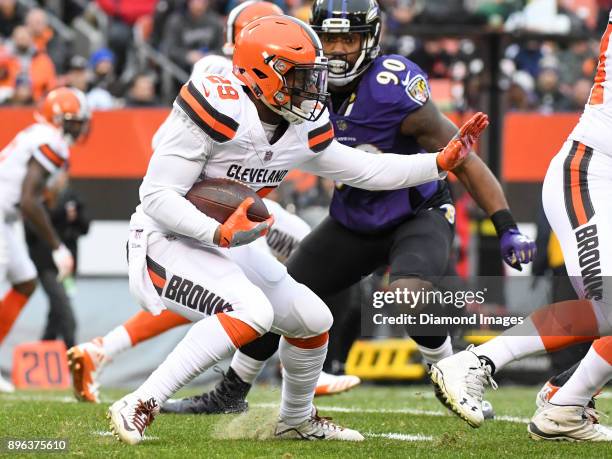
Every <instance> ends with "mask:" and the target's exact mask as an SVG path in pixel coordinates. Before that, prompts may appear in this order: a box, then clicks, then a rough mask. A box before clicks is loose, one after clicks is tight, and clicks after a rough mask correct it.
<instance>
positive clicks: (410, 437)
mask: <svg viewBox="0 0 612 459" xmlns="http://www.w3.org/2000/svg"><path fill="white" fill-rule="evenodd" d="M365 436H366V437H370V438H388V439H389V440H400V441H433V439H434V437H432V436H430V435H421V434H416V435H409V434H403V433H395V432H389V433H372V432H367V433H366V434H365Z"/></svg>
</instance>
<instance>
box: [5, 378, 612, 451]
mask: <svg viewBox="0 0 612 459" xmlns="http://www.w3.org/2000/svg"><path fill="white" fill-rule="evenodd" d="M536 392H537V388H535V387H532V388H524V387H521V388H516V387H503V388H501V389H500V390H498V391H496V392H493V391H488V392H487V399H488V400H490V401H491V402H492V403H493V406H494V408H495V412H496V417H497V419H496V420H494V421H487V422H486V423H485V425H484V426H483V427H481V428H480V429H472V428H470V427H469V426H467V425H466V424H465V423H464V422H463V421H461V420H459V419H458V418H456V417H455V416H452V415H450V414H448V413H447V412H446V411H445V409H444V408H443V407H442V406H441V405H440V404H439V402H438V401H437V400H436V399H435V398H434V397H433V393H432V390H431V388H430V387H428V386H406V387H399V386H394V387H376V386H363V387H360V388H357V389H355V390H353V391H351V392H349V393H346V394H342V395H337V396H333V397H326V398H318V399H316V404H317V406H318V407H319V411H320V414H321V415H322V416H330V417H332V418H333V419H334V420H335V421H338V422H339V423H341V424H344V425H347V426H350V427H352V428H354V429H357V430H359V431H360V432H361V433H362V434H364V435H365V437H366V440H365V441H364V442H362V443H345V442H332V441H329V442H304V441H301V442H298V441H287V440H284V441H280V440H272V439H270V437H271V434H272V430H273V426H274V420H275V417H276V414H277V411H278V401H279V396H280V392H279V389H278V388H276V387H265V386H260V387H258V388H256V389H255V390H254V391H253V392H252V393H251V395H250V397H249V402H250V404H251V408H250V410H249V412H248V413H245V414H241V415H217V416H192V415H185V416H179V415H159V416H158V417H157V418H156V420H155V422H154V423H153V424H152V426H151V427H150V428H149V429H148V430H147V434H146V435H147V437H148V438H147V439H146V440H145V441H143V442H142V443H141V444H140V445H138V446H128V445H124V444H122V443H119V442H118V441H117V440H116V439H115V438H114V437H113V436H111V434H110V431H109V426H108V422H107V420H106V418H105V413H106V409H107V407H108V405H109V403H110V402H111V401H113V400H114V399H116V398H118V397H120V396H121V395H122V394H123V393H124V392H122V391H104V392H103V393H102V397H103V403H101V404H99V405H91V404H82V403H76V402H75V401H74V400H73V398H72V395H71V393H69V392H30V391H20V392H16V393H14V394H0V438H2V439H6V438H9V437H10V438H18V439H31V438H44V439H67V440H68V442H69V443H68V454H70V455H74V456H80V457H84V458H89V457H100V458H107V457H147V458H158V457H162V458H165V457H171V458H183V459H187V458H192V457H203V458H213V457H214V458H216V457H219V458H232V459H237V458H258V457H266V458H267V457H270V458H279V459H293V458H295V459H297V458H351V459H354V458H414V457H424V458H425V457H426V458H447V457H494V458H500V459H501V458H524V457H529V458H536V457H547V458H550V457H568V458H575V457H580V458H591V457H592V458H604V457H611V455H612V445H610V444H586V443H565V442H563V443H558V442H541V441H540V442H536V441H533V440H531V439H530V438H529V437H528V436H527V431H526V422H527V421H528V418H529V417H530V416H531V415H532V414H533V411H534V396H535V393H536ZM186 393H194V391H193V390H191V391H186V392H182V394H186ZM598 409H601V410H602V411H604V412H605V411H608V412H610V411H612V398H608V397H606V394H605V393H604V394H603V396H602V397H601V399H600V400H599V401H598ZM607 420H608V419H606V418H604V419H603V423H604V424H605V423H606V421H607ZM4 441H5V440H3V442H4ZM5 453H6V450H4V451H2V449H1V448H0V456H4V457H32V455H31V454H28V455H25V454H15V453H11V454H8V455H7V454H5ZM40 454H46V455H47V456H48V453H40Z"/></svg>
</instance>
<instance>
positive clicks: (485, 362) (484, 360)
mask: <svg viewBox="0 0 612 459" xmlns="http://www.w3.org/2000/svg"><path fill="white" fill-rule="evenodd" d="M478 358H479V359H480V361H481V362H482V364H483V365H487V366H488V367H489V370H490V373H491V376H493V375H494V374H495V364H494V363H493V361H492V360H491V359H490V358H489V357H487V356H486V355H479V356H478Z"/></svg>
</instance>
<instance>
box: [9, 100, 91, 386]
mask: <svg viewBox="0 0 612 459" xmlns="http://www.w3.org/2000/svg"><path fill="white" fill-rule="evenodd" d="M35 119H36V123H35V124H32V125H31V126H29V127H27V128H26V129H24V130H22V131H21V132H19V133H18V134H17V136H15V138H14V139H13V140H12V141H11V143H9V144H8V145H7V146H5V147H4V149H3V150H2V151H0V196H2V200H1V201H0V280H7V281H8V282H9V283H10V285H11V288H10V290H9V291H8V293H6V295H5V296H4V298H2V300H1V302H0V344H2V341H3V340H4V339H5V338H6V336H7V335H8V334H9V332H10V330H11V327H12V326H13V323H14V322H15V320H17V316H18V315H19V312H20V311H21V309H22V308H23V307H24V306H25V304H26V303H27V301H28V299H29V298H30V296H31V295H32V293H33V292H34V289H35V288H36V268H35V267H34V263H33V262H32V260H30V257H29V255H28V249H27V246H26V242H25V240H24V238H23V231H21V229H22V228H20V226H21V225H22V216H23V217H25V218H26V219H28V220H29V222H30V223H31V224H32V225H33V227H34V228H35V229H36V230H37V232H38V234H39V235H40V237H41V238H42V239H43V240H44V241H45V242H46V243H47V244H48V245H49V247H51V249H52V250H53V261H54V262H55V265H56V267H57V270H58V273H59V277H60V278H63V277H65V276H67V275H68V274H70V273H71V272H72V269H73V265H74V261H73V259H72V255H71V254H70V252H69V251H68V249H67V248H66V247H65V246H64V244H62V242H61V241H60V239H59V237H58V235H57V233H56V232H55V230H54V229H53V226H52V225H51V221H50V219H49V215H48V214H47V212H46V211H45V209H44V207H43V206H42V193H43V191H44V189H45V185H46V183H47V180H48V179H49V177H50V176H52V175H54V174H55V173H57V172H58V171H59V170H61V169H62V168H65V167H66V166H67V162H68V147H69V145H70V144H71V143H73V142H74V141H76V140H78V139H79V138H80V137H81V136H82V135H83V134H84V133H85V132H86V130H87V125H88V122H89V112H88V110H87V104H86V101H85V97H84V95H83V93H82V92H81V91H79V90H77V89H69V88H58V89H55V90H53V91H51V92H50V93H49V94H48V95H47V96H46V97H45V99H44V100H43V102H42V104H41V106H40V108H39V110H38V111H37V113H36V114H35ZM12 390H13V387H12V385H11V384H10V383H8V382H7V381H4V380H3V379H2V378H1V377H0V391H12Z"/></svg>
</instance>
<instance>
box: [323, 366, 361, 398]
mask: <svg viewBox="0 0 612 459" xmlns="http://www.w3.org/2000/svg"><path fill="white" fill-rule="evenodd" d="M359 384H361V379H359V378H358V377H357V376H352V375H341V376H336V375H331V374H329V373H325V372H323V371H322V372H321V376H319V380H318V381H317V387H316V388H315V397H319V396H321V395H334V394H340V393H342V392H346V391H349V390H351V389H352V388H353V387H355V386H358V385H359Z"/></svg>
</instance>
